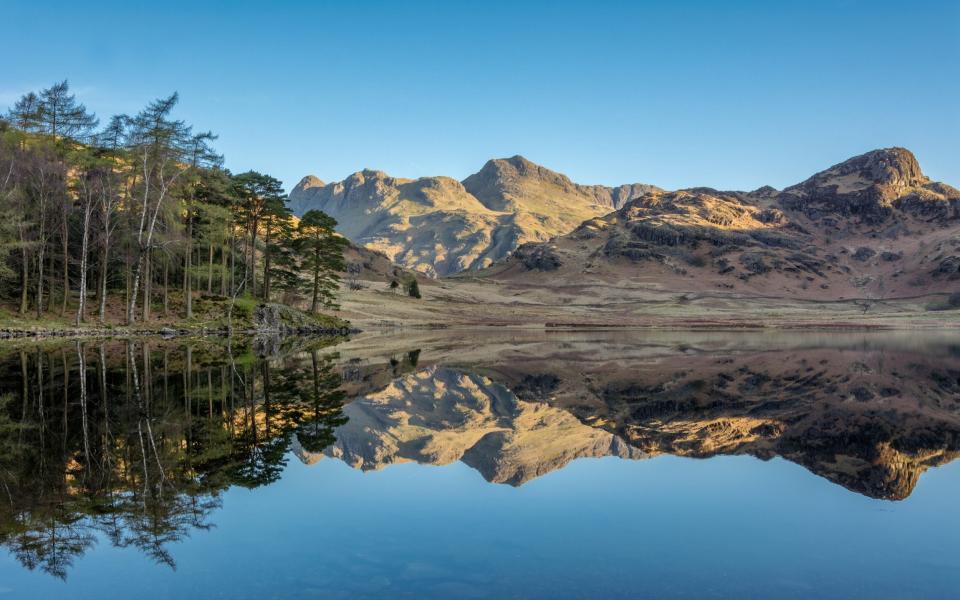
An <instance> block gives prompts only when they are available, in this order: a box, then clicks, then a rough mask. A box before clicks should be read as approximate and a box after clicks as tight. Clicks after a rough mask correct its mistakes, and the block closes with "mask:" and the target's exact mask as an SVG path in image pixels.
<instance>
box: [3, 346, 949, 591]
mask: <svg viewBox="0 0 960 600" xmlns="http://www.w3.org/2000/svg"><path fill="white" fill-rule="evenodd" d="M958 341H960V340H957V339H955V338H950V337H930V336H927V337H926V338H925V339H924V340H922V341H921V340H917V339H916V338H914V337H910V336H902V335H894V334H857V335H852V334H850V335H840V334H832V335H820V336H816V335H809V334H808V335H795V336H787V335H776V336H763V335H741V334H736V335H734V334H683V333H659V334H653V333H650V334H633V335H626V334H623V335H613V334H588V333H578V334H559V333H557V334H522V335H521V334H515V335H512V336H504V335H502V334H500V335H491V336H482V335H472V334H471V335H469V336H465V335H456V334H449V333H444V332H440V333H433V332H429V333H420V334H415V335H413V334H412V335H405V336H386V335H385V336H375V335H361V336H360V337H359V338H357V339H356V340H351V341H347V342H345V343H342V344H339V345H336V346H334V345H333V342H331V341H326V342H324V341H310V340H293V341H292V342H291V341H289V340H287V343H286V344H281V345H277V344H275V343H274V344H262V343H260V342H259V341H257V340H247V341H245V342H239V341H234V342H233V343H232V344H231V345H230V346H228V345H227V343H226V341H216V340H214V341H209V340H207V341H203V342H182V341H158V340H154V341H142V340H136V341H129V342H116V341H114V342H103V343H100V342H94V341H82V342H76V341H74V342H68V343H62V344H49V343H44V344H39V343H20V344H17V345H15V346H10V347H6V348H0V386H2V387H0V483H2V485H3V490H2V492H0V542H2V543H3V544H4V546H6V548H7V549H8V550H9V552H10V553H11V554H12V555H14V556H15V557H16V558H17V559H18V560H19V561H20V562H21V563H22V564H23V565H24V566H25V567H27V568H29V569H36V568H39V569H42V570H44V571H46V572H48V573H50V574H52V575H55V576H57V577H61V578H63V577H66V575H67V574H68V571H69V570H70V567H71V565H72V564H73V562H74V560H75V559H76V558H77V557H79V556H82V555H83V554H84V553H86V552H88V551H90V550H92V549H93V548H94V547H95V545H96V543H97V541H98V540H100V543H103V540H109V543H111V544H113V545H115V546H117V547H132V548H136V549H139V550H140V551H142V552H144V553H145V554H146V555H148V556H150V557H151V558H152V559H154V560H155V561H157V562H159V563H164V564H167V565H170V566H173V565H175V557H174V556H172V554H171V552H170V551H169V546H170V545H171V544H172V543H173V542H175V541H178V540H180V539H181V538H184V537H185V536H187V535H189V534H190V533H191V532H192V531H195V530H203V529H207V528H209V527H210V526H212V525H213V524H214V523H215V521H216V512H217V510H218V508H219V507H220V501H221V500H220V499H221V495H222V493H223V492H224V491H225V490H226V489H228V488H230V487H232V486H242V487H245V488H256V487H259V486H264V485H268V484H271V483H273V482H275V481H277V480H278V479H279V478H281V476H282V474H283V471H284V467H285V466H286V461H287V460H288V459H289V457H291V456H296V457H298V458H299V459H301V460H303V461H304V462H306V463H313V462H315V461H317V460H320V459H323V458H324V457H327V459H329V458H336V459H339V460H342V461H343V462H345V463H346V464H348V465H350V466H352V467H355V468H360V469H364V470H377V469H382V468H385V467H388V466H389V465H392V464H396V463H402V462H416V463H421V464H437V465H442V464H448V463H452V462H456V461H461V462H463V463H464V464H466V465H468V466H470V467H472V468H474V469H476V470H477V471H478V472H479V473H480V474H481V475H482V476H483V477H484V478H485V479H486V480H487V481H490V482H493V483H505V484H509V485H513V486H519V485H522V484H524V483H525V482H528V481H530V480H532V479H534V478H536V477H539V476H542V475H544V474H546V473H549V472H551V471H554V470H557V469H561V468H563V467H564V466H565V465H567V464H568V463H569V462H570V461H572V460H574V459H577V458H581V457H601V456H618V457H621V458H624V459H644V458H650V457H654V456H657V455H661V454H671V455H678V456H686V457H694V458H707V457H711V456H716V455H740V454H744V455H752V456H755V457H757V458H760V459H763V460H766V459H770V458H773V457H776V456H780V457H783V458H784V459H786V460H789V461H792V462H795V463H797V464H800V465H802V466H804V467H805V468H807V469H808V470H810V471H811V472H813V473H815V474H816V475H819V476H821V477H824V478H826V479H827V480H829V481H832V482H834V483H836V484H839V485H841V486H843V487H844V488H846V489H848V490H851V491H853V492H856V493H859V494H862V495H864V496H868V497H871V498H877V499H888V500H900V499H904V498H906V497H908V496H909V495H910V494H911V492H912V491H913V490H914V488H915V486H916V485H917V482H918V479H919V477H920V475H921V474H922V473H923V472H924V471H925V470H926V469H928V468H931V467H936V466H938V465H941V464H944V463H946V462H948V461H950V460H952V459H953V458H955V457H956V456H957V453H958V452H960V344H958ZM291 344H294V346H293V347H291ZM264 353H267V354H270V355H269V356H266V357H265V356H262V355H263V354H264Z"/></svg>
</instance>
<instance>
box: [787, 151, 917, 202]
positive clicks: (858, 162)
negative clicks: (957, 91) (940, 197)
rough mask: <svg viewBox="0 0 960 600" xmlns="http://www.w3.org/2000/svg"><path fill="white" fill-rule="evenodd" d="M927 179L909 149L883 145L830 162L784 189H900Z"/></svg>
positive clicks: (841, 191)
mask: <svg viewBox="0 0 960 600" xmlns="http://www.w3.org/2000/svg"><path fill="white" fill-rule="evenodd" d="M926 182H927V178H926V177H924V175H923V172H922V171H921V170H920V163H918V162H917V158H916V157H915V156H914V155H913V153H912V152H910V151H909V150H907V149H906V148H883V149H880V150H872V151H870V152H867V153H866V154H861V155H860V156H854V157H853V158H850V159H847V160H845V161H843V162H842V163H839V164H836V165H833V166H832V167H830V168H829V169H826V170H824V171H820V172H819V173H817V174H815V175H813V176H812V177H810V178H809V179H807V180H806V181H804V182H802V183H800V184H798V185H795V186H792V187H790V188H787V190H785V191H795V190H797V189H798V188H799V189H801V190H803V191H806V192H815V191H827V189H828V188H831V187H832V188H834V189H833V190H832V191H833V192H834V193H838V194H848V193H855V192H858V191H861V190H863V189H866V188H869V187H871V186H881V187H883V188H891V190H892V191H902V190H904V189H906V188H909V187H916V186H921V185H923V184H924V183H926Z"/></svg>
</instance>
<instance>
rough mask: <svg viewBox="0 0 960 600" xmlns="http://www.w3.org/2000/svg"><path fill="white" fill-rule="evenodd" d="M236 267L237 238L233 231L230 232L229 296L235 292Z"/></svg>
mask: <svg viewBox="0 0 960 600" xmlns="http://www.w3.org/2000/svg"><path fill="white" fill-rule="evenodd" d="M236 269H237V239H236V236H235V235H234V233H233V231H231V232H230V296H231V297H233V296H235V295H236V293H237V289H236V285H237V282H236V275H235V274H236V272H237V271H236Z"/></svg>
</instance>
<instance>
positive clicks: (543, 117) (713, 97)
mask: <svg viewBox="0 0 960 600" xmlns="http://www.w3.org/2000/svg"><path fill="white" fill-rule="evenodd" d="M199 4H200V2H179V1H166V2H142V3H141V2H133V1H129V0H127V1H123V2H119V1H118V2H76V1H71V2H61V1H59V0H49V1H47V2H37V1H35V0H31V1H29V2H25V1H21V0H5V1H4V2H3V4H2V6H0V18H2V20H3V22H4V26H3V32H4V33H3V35H2V36H0V109H5V108H6V107H7V106H8V105H9V104H10V103H11V102H12V101H13V100H14V99H15V98H16V97H17V96H19V95H20V94H21V93H23V92H24V91H27V90H30V89H38V88H40V87H43V86H46V85H49V84H50V83H51V82H53V81H55V80H58V79H63V78H68V79H69V80H70V82H71V84H72V85H73V86H74V88H75V90H76V91H77V92H78V94H79V95H80V96H81V99H82V100H83V101H84V102H85V103H86V104H87V105H88V107H89V108H91V109H93V110H95V111H96V112H97V113H98V115H100V116H101V118H102V119H104V120H105V119H106V117H107V116H109V115H110V114H111V113H116V112H135V111H136V110H137V109H138V108H139V107H141V106H142V105H144V104H145V103H146V102H147V101H149V100H151V99H153V98H155V97H159V96H162V95H166V94H169V93H170V92H172V91H178V92H180V94H181V106H180V109H179V115H180V116H181V117H183V118H185V119H187V120H188V121H190V122H191V123H193V124H194V125H195V126H196V127H198V128H200V129H212V130H213V131H215V132H216V133H218V134H219V135H220V140H219V142H218V148H219V149H220V151H221V152H223V153H224V154H225V155H226V160H227V166H228V167H229V168H231V169H233V170H235V171H240V170H246V169H250V168H253V169H257V170H261V171H264V172H268V173H270V174H273V175H275V176H277V177H279V178H281V179H282V180H284V182H285V184H286V186H287V187H288V188H289V187H291V186H293V185H294V184H295V183H296V182H297V180H299V178H300V177H301V176H303V175H305V174H308V173H311V174H315V175H317V176H319V177H320V178H321V179H324V180H326V181H330V180H334V179H342V178H344V177H346V176H347V175H349V174H350V173H351V172H353V171H356V170H359V169H361V168H364V167H371V168H377V169H382V170H385V171H387V172H389V173H391V174H393V175H397V176H404V177H417V176H423V175H438V174H443V175H451V176H454V177H458V178H462V177H465V176H466V175H469V174H470V173H473V172H475V171H476V170H478V169H479V168H480V167H481V166H482V165H483V163H484V162H485V161H486V160H487V159H488V158H492V157H501V156H510V155H513V154H523V155H524V156H526V157H528V158H529V159H531V160H533V161H535V162H538V163H540V164H543V165H545V166H547V167H550V168H553V169H556V170H558V171H561V172H564V173H566V174H568V175H570V176H571V178H573V179H574V180H575V181H578V182H582V183H604V184H620V183H627V182H637V181H639V182H649V183H654V184H657V185H660V186H663V187H667V188H677V187H687V186H694V185H709V186H713V187H718V188H726V189H752V188H755V187H758V186H760V185H763V184H771V185H774V186H777V187H783V186H785V185H789V184H791V183H795V182H797V181H799V180H801V179H803V178H805V177H807V176H808V175H810V174H812V173H813V172H814V171H817V170H820V169H822V168H825V167H827V166H829V165H830V164H833V163H836V162H839V161H840V160H843V159H845V158H847V157H849V156H852V155H855V154H859V153H862V152H864V151H867V150H870V149H873V148H877V147H885V146H892V145H899V146H905V147H907V148H910V149H911V150H913V151H914V152H915V153H916V154H917V156H918V158H919V159H920V162H921V165H922V166H923V168H924V170H925V171H926V173H927V174H928V175H930V176H931V177H933V178H935V179H940V180H944V181H946V182H948V183H952V184H954V185H960V151H958V149H957V140H960V2H957V1H956V0H945V1H924V0H919V1H915V2H910V3H904V2H887V1H886V0H871V1H865V0H863V1H862V0H845V1H844V0H837V1H833V2H820V1H809V2H774V1H764V2H745V1H744V2H737V1H730V2H694V1H687V2H684V1H675V2H666V1H664V2H603V1H593V2H580V3H570V2H522V3H521V2H500V1H497V0H487V1H485V2H482V3H481V2H441V1H437V2H412V1H411V2H359V1H356V2H347V1H343V2H283V1H274V2H265V1H261V2H243V1H233V2H226V1H223V2H205V3H202V6H199V7H198V6H196V5H199Z"/></svg>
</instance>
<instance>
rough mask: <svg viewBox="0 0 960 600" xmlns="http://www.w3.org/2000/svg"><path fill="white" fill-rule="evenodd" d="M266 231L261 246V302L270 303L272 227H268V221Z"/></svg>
mask: <svg viewBox="0 0 960 600" xmlns="http://www.w3.org/2000/svg"><path fill="white" fill-rule="evenodd" d="M266 229H267V232H266V236H265V237H264V246H263V301H264V302H270V238H271V235H270V234H271V230H272V227H270V223H269V221H268V222H267V227H266Z"/></svg>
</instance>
